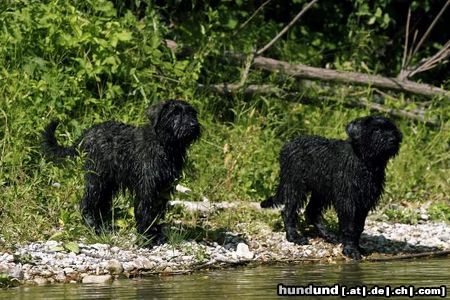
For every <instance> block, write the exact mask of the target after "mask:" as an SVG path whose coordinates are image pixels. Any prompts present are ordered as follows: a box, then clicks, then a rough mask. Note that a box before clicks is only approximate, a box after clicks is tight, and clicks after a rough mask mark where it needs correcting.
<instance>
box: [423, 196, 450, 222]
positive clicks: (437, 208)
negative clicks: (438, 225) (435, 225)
mask: <svg viewBox="0 0 450 300" xmlns="http://www.w3.org/2000/svg"><path fill="white" fill-rule="evenodd" d="M428 214H429V215H430V218H431V219H432V220H445V221H450V204H449V203H448V202H443V201H439V202H437V203H433V204H432V205H431V206H430V207H429V208H428Z"/></svg>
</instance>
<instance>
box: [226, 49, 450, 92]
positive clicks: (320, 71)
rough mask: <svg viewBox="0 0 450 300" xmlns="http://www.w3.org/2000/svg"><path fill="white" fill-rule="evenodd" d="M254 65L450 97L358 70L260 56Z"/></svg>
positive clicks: (300, 75)
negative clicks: (335, 68) (334, 68)
mask: <svg viewBox="0 0 450 300" xmlns="http://www.w3.org/2000/svg"><path fill="white" fill-rule="evenodd" d="M227 56H228V57H229V58H231V59H232V60H234V61H236V62H241V61H242V60H243V59H245V56H244V55H242V54H233V53H229V54H227ZM253 66H254V67H255V68H258V69H262V70H266V71H271V72H277V71H278V72H282V73H284V74H287V75H291V76H294V77H298V78H305V79H311V80H320V81H325V82H338V83H339V82H341V83H351V84H357V85H366V86H371V87H376V88H381V89H389V90H393V91H401V92H409V93H413V94H417V95H422V96H426V97H435V96H443V97H446V98H449V97H450V92H449V91H447V90H444V89H441V88H438V87H435V86H432V85H428V84H423V83H416V82H413V81H409V80H404V81H402V80H400V79H397V78H390V77H383V76H379V75H370V74H364V73H358V72H346V71H337V70H331V69H324V68H317V67H311V66H307V65H303V64H290V63H288V62H285V61H281V60H276V59H272V58H267V57H262V56H258V57H255V59H254V61H253Z"/></svg>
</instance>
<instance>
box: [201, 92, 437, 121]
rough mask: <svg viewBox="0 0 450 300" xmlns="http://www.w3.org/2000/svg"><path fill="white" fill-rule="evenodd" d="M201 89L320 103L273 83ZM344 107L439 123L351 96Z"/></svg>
mask: <svg viewBox="0 0 450 300" xmlns="http://www.w3.org/2000/svg"><path fill="white" fill-rule="evenodd" d="M198 87H199V88H201V89H204V90H208V91H210V92H214V93H218V94H221V95H229V94H235V93H243V94H244V95H246V96H251V95H254V94H258V95H275V96H278V97H280V98H283V99H295V100H296V101H298V102H299V103H303V104H320V102H321V101H320V100H318V101H312V100H311V99H310V98H307V97H302V94H301V93H300V92H296V91H285V90H283V89H281V88H278V87H276V86H274V85H270V84H264V85H255V84H252V85H248V86H247V87H245V88H242V87H241V86H239V85H237V84H226V83H222V84H213V85H199V86H198ZM327 100H330V101H336V100H334V99H330V98H327ZM344 105H345V106H346V107H362V108H368V109H370V110H371V111H375V112H380V113H385V114H388V115H391V116H394V117H401V118H407V119H411V120H414V121H419V122H422V123H425V124H426V125H429V126H437V125H439V122H437V121H436V120H432V119H427V118H425V116H424V115H425V111H423V110H416V111H407V110H402V109H393V108H389V107H386V106H384V105H382V104H379V103H374V102H369V101H366V100H361V99H354V98H352V99H351V101H348V102H347V103H344Z"/></svg>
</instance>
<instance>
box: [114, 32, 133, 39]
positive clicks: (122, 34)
mask: <svg viewBox="0 0 450 300" xmlns="http://www.w3.org/2000/svg"><path fill="white" fill-rule="evenodd" d="M115 36H116V37H117V39H118V40H119V41H122V42H126V41H129V40H131V39H132V38H133V33H132V32H130V31H126V30H124V31H121V32H118V33H116V34H115Z"/></svg>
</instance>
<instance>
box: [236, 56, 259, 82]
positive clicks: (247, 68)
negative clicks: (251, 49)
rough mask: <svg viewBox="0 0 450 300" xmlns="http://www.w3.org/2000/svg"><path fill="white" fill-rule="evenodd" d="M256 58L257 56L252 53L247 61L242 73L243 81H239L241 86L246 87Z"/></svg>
mask: <svg viewBox="0 0 450 300" xmlns="http://www.w3.org/2000/svg"><path fill="white" fill-rule="evenodd" d="M254 58H255V54H254V53H251V54H250V55H248V56H247V60H246V61H245V65H244V70H243V71H242V75H241V80H240V81H239V83H238V85H239V86H241V87H242V86H244V84H245V81H246V80H247V77H248V73H249V72H250V67H251V66H252V63H253V59H254Z"/></svg>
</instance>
